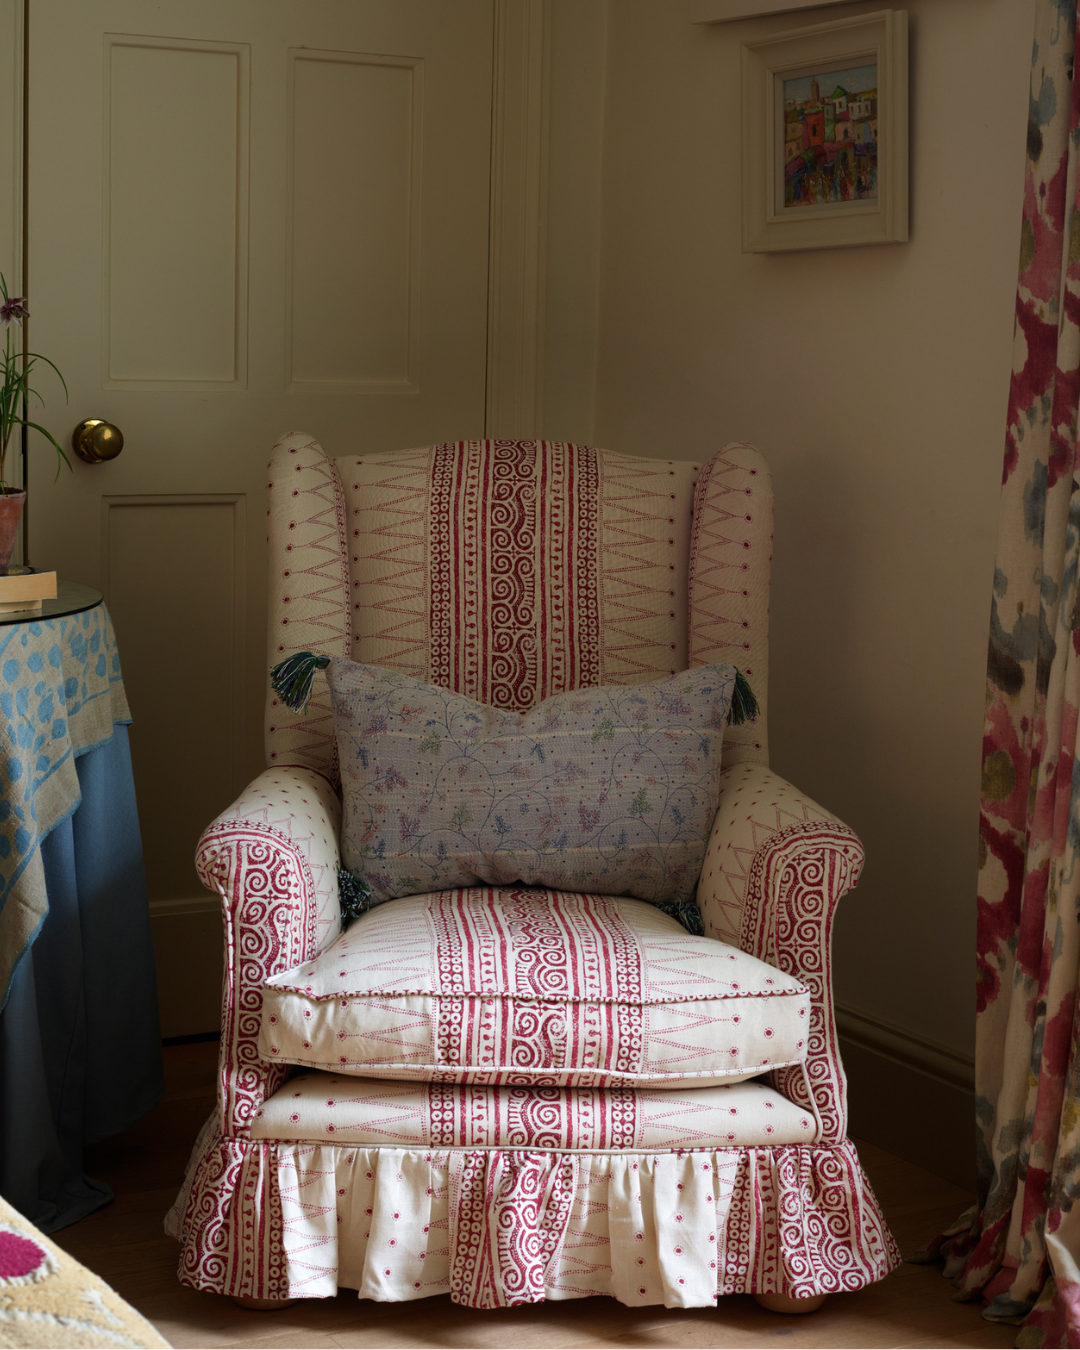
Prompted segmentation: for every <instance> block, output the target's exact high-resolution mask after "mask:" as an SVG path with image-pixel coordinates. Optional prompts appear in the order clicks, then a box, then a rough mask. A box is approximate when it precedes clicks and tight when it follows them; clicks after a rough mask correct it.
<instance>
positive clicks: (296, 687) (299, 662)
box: [270, 652, 330, 712]
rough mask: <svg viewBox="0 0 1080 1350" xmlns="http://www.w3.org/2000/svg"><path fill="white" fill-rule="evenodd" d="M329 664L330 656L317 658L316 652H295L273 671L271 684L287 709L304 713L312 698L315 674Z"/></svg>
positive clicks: (280, 662)
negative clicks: (312, 683) (312, 684)
mask: <svg viewBox="0 0 1080 1350" xmlns="http://www.w3.org/2000/svg"><path fill="white" fill-rule="evenodd" d="M329 664H330V658H329V657H328V656H316V655H315V653H314V652H294V653H293V655H292V656H287V657H286V658H285V660H284V661H279V662H278V663H277V665H276V666H275V667H274V668H273V670H271V672H270V683H271V684H272V685H273V687H274V692H275V693H276V694H277V695H278V696H279V697H280V698H281V701H282V703H284V704H285V706H286V708H291V709H292V710H293V712H303V711H304V709H305V708H306V707H307V701H308V699H309V698H310V696H311V682H312V680H314V678H315V672H316V671H317V670H325V669H326V667H327V666H328V665H329Z"/></svg>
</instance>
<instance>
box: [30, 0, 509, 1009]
mask: <svg viewBox="0 0 1080 1350" xmlns="http://www.w3.org/2000/svg"><path fill="white" fill-rule="evenodd" d="M493 3H494V0H454V3H453V4H452V5H451V4H447V3H445V0H407V3H405V2H403V0H318V3H305V4H296V3H295V0H161V2H160V3H154V4H149V3H147V0H95V3H94V4H93V5H89V4H85V5H84V4H77V5H76V4H72V3H71V0H31V3H30V65H29V128H30V130H29V152H28V163H29V178H28V193H29V197H28V219H29V240H30V248H29V264H28V276H27V292H28V294H29V296H30V309H31V314H32V318H31V321H30V322H31V327H30V340H31V346H32V347H33V348H34V349H35V350H37V351H41V352H44V353H46V354H47V355H48V356H49V357H50V358H51V359H52V360H54V361H55V362H56V364H57V365H58V366H59V367H60V369H61V370H62V371H63V373H64V375H65V377H66V379H67V382H68V387H69V389H70V392H71V399H70V403H69V405H68V406H66V407H65V406H64V404H63V397H62V393H61V391H60V390H59V386H58V385H56V384H55V383H53V382H50V381H49V379H47V378H45V377H42V379H41V381H40V385H41V388H42V392H43V393H44V394H45V395H46V398H47V405H46V409H45V412H44V416H43V420H44V421H45V422H46V424H47V425H48V426H49V428H50V430H51V431H52V432H53V434H54V435H55V436H56V437H57V439H58V440H60V441H61V442H62V443H67V441H68V439H69V437H70V434H71V430H72V427H73V426H74V425H75V423H76V422H78V421H79V420H80V419H82V418H84V417H103V418H105V419H107V420H108V421H110V422H114V423H116V425H118V426H119V427H120V428H121V430H122V431H123V433H124V437H125V448H124V451H123V453H122V454H121V456H120V457H119V458H118V459H116V460H113V461H111V462H108V463H105V464H101V465H96V466H89V465H85V464H83V463H81V462H79V461H77V460H76V461H75V469H74V473H72V474H68V473H67V472H66V471H65V472H64V473H63V474H62V475H61V477H60V479H59V481H57V482H56V483H55V484H54V483H53V482H52V481H51V480H52V474H53V465H52V463H51V461H50V459H49V456H48V454H46V453H45V447H44V444H43V443H42V442H40V440H38V443H36V444H33V445H32V447H31V464H30V493H31V496H30V509H29V520H30V555H31V557H30V560H31V561H32V562H33V563H34V564H35V565H37V566H39V567H46V566H47V567H50V568H51V567H56V568H57V569H58V570H59V572H60V574H61V575H62V576H64V577H70V578H72V579H77V580H81V581H86V582H89V583H90V584H93V585H98V586H100V587H101V588H102V589H103V590H104V591H105V593H106V600H107V602H108V603H109V604H110V607H111V610H112V612H113V615H114V620H115V623H116V627H117V636H118V641H119V646H120V654H121V661H122V663H123V666H124V672H125V681H126V684H127V688H128V693H129V698H130V701H131V705H132V710H133V714H134V717H135V723H134V726H133V728H132V754H133V759H134V762H135V772H136V787H137V790H138V794H139V804H140V813H141V816H142V821H143V831H144V839H145V846H146V855H147V872H148V877H149V879H150V886H151V905H152V910H153V913H154V917H155V928H156V931H157V938H158V944H159V952H161V953H168V954H171V955H170V959H172V960H174V964H175V965H176V966H177V968H181V967H182V966H183V964H184V963H187V964H188V965H189V967H190V966H192V965H195V966H198V968H199V970H200V971H205V969H207V968H208V963H213V962H214V961H216V960H217V954H216V951H209V950H204V949H203V947H200V946H198V944H199V943H203V944H204V946H205V937H202V938H198V939H195V938H192V937H191V934H197V933H205V932H206V931H209V930H208V929H207V925H206V924H205V923H201V922H200V921H199V919H198V916H199V915H200V914H202V913H204V912H205V906H206V904H207V903H209V904H211V905H212V904H213V903H214V902H213V901H212V900H210V899H209V898H208V897H204V894H203V892H202V889H201V886H200V884H199V882H198V879H197V877H196V876H195V872H194V867H193V865H192V863H191V857H192V853H193V851H194V846H195V843H196V839H197V836H198V833H199V830H200V828H201V827H202V826H203V825H204V824H206V823H207V822H208V821H209V820H210V819H211V818H212V817H213V816H214V814H216V813H217V812H218V811H220V810H222V809H223V808H224V807H225V806H226V805H227V804H228V802H229V801H230V800H231V799H232V798H233V797H234V796H235V795H236V793H237V792H238V791H239V790H240V788H241V787H242V786H243V784H244V783H245V782H246V781H247V780H248V779H249V778H250V777H252V776H253V775H254V774H255V773H256V772H257V771H258V770H259V769H260V768H261V767H262V763H263V758H262V742H261V709H262V704H263V699H264V695H265V689H266V671H265V603H266V602H265V594H266V592H265V570H266V559H265V535H264V531H263V529H262V527H261V522H262V520H263V519H264V511H265V503H264V490H265V482H264V478H265V465H266V461H267V458H268V455H269V451H270V448H271V446H272V445H273V443H274V441H275V440H276V439H277V438H278V437H279V436H280V435H281V434H282V433H284V432H286V431H292V430H306V431H310V432H311V433H312V434H314V435H315V436H317V437H318V438H319V439H320V440H321V441H322V443H323V445H324V446H325V447H326V449H327V450H328V452H329V453H330V454H332V455H348V454H364V453H369V452H372V451H376V450H385V449H391V448H398V447H404V446H409V445H419V444H424V443H426V442H430V441H436V440H444V439H452V438H456V437H461V436H481V435H483V429H484V404H485V367H486V343H487V331H486V330H487V308H488V306H487V284H488V221H489V178H490V163H491V154H490V145H491V70H492V40H493ZM245 522H246V527H245ZM170 925H171V927H170ZM185 935H186V936H185ZM193 942H194V943H196V948H197V949H196V948H193V947H192V943H193ZM166 974H167V978H165V979H163V982H162V983H163V987H164V988H174V987H177V986H178V983H179V984H182V983H183V981H182V980H181V981H179V982H178V981H177V979H176V977H175V975H176V972H175V971H174V970H172V969H170V971H169V972H167V973H166ZM204 983H205V981H204ZM212 983H213V982H212V981H210V984H212ZM196 1002H199V1006H200V1008H201V1011H198V1012H196V1011H193V1009H192V1008H191V1007H186V1008H181V1007H180V1005H179V1004H175V1003H174V1005H173V1006H172V1008H171V1010H170V1007H165V1008H164V1009H163V1012H164V1014H165V1029H166V1034H184V1033H188V1032H197V1031H202V1030H209V1029H212V1028H213V1027H214V1026H216V1023H217V1010H216V1007H213V1006H211V1005H208V1004H207V1003H206V1000H205V998H204V997H202V998H201V1001H200V1000H196Z"/></svg>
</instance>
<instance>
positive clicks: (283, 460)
mask: <svg viewBox="0 0 1080 1350" xmlns="http://www.w3.org/2000/svg"><path fill="white" fill-rule="evenodd" d="M266 491H267V512H266V515H267V544H268V555H269V557H270V560H271V561H270V573H269V624H268V630H267V647H268V651H267V655H268V657H269V660H268V663H267V664H268V666H273V665H275V664H276V663H277V662H278V661H281V660H283V659H284V658H285V657H286V656H290V655H291V654H292V653H293V652H302V651H310V652H319V653H321V654H322V655H325V656H348V655H349V648H350V641H349V593H348V573H347V570H346V556H347V555H346V540H345V501H344V496H343V494H342V490H341V482H340V480H339V478H338V475H337V470H336V469H335V468H334V465H333V462H332V461H331V460H329V459H327V457H326V455H325V454H324V453H323V449H322V446H321V445H320V444H319V443H318V441H316V440H315V439H314V438H313V437H311V436H308V435H306V434H304V433H302V432H293V433H290V434H289V435H288V436H283V437H282V438H281V440H280V441H278V443H277V445H275V446H274V451H273V454H272V455H271V458H270V465H269V469H268V482H267V488H266ZM280 560H284V561H283V562H282V561H280ZM265 742H266V758H267V763H269V764H275V765H285V764H295V765H303V766H305V767H307V768H312V769H317V770H318V771H319V772H320V773H322V774H325V775H326V776H327V777H328V778H330V779H331V781H335V780H336V777H337V747H336V743H335V740H334V723H333V714H332V713H331V711H330V693H329V690H328V689H327V686H326V682H325V681H324V680H321V679H320V680H317V681H316V683H315V687H314V688H313V690H312V693H311V698H310V700H309V701H308V707H307V712H306V713H294V712H292V711H290V709H288V708H286V707H285V706H284V705H283V704H282V703H281V702H279V700H278V699H277V697H276V696H275V695H274V694H273V693H272V692H271V693H269V694H268V698H267V704H266V730H265Z"/></svg>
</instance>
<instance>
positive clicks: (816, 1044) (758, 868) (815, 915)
mask: <svg viewBox="0 0 1080 1350" xmlns="http://www.w3.org/2000/svg"><path fill="white" fill-rule="evenodd" d="M863 857H864V854H863V848H862V844H861V843H860V842H859V839H858V837H857V836H856V834H855V833H854V831H852V830H850V829H849V828H848V827H847V826H846V825H842V824H840V823H839V822H837V823H835V824H830V823H826V822H824V821H814V822H808V823H805V824H798V825H792V826H789V827H788V828H787V829H786V830H781V831H779V832H778V833H777V834H774V835H773V836H772V837H771V838H770V839H769V840H768V841H767V842H766V844H765V845H763V847H762V848H760V849H759V850H758V852H757V853H756V854H755V856H754V860H753V862H752V863H751V866H750V873H749V878H748V881H747V887H746V903H745V907H744V909H743V920H742V934H741V937H740V941H739V945H740V947H741V948H742V949H743V951H748V952H752V953H753V954H754V955H755V956H758V957H760V958H761V959H762V960H763V961H768V962H769V964H770V965H773V966H776V967H777V969H779V970H782V971H783V972H784V973H785V974H787V975H793V976H795V977H796V978H797V979H799V980H801V981H802V982H803V983H804V984H805V985H806V986H807V987H808V988H809V990H810V995H811V998H810V1035H809V1043H808V1050H807V1056H806V1062H805V1065H802V1064H800V1065H793V1066H790V1067H786V1068H782V1069H777V1070H775V1071H774V1072H773V1073H771V1074H770V1075H769V1080H770V1082H772V1084H773V1086H774V1087H775V1088H776V1090H777V1091H778V1092H780V1093H782V1094H783V1095H784V1096H785V1097H786V1098H787V1099H788V1100H789V1101H792V1102H795V1103H796V1104H797V1105H799V1106H802V1107H804V1108H805V1109H808V1110H814V1111H816V1114H817V1116H818V1118H819V1120H820V1122H821V1134H820V1136H819V1137H820V1139H821V1141H822V1142H828V1143H836V1142H839V1141H840V1140H842V1139H843V1138H844V1136H845V1134H846V1132H847V1078H846V1076H845V1074H844V1066H843V1064H842V1062H841V1060H840V1048H839V1045H838V1043H837V1037H836V1020H835V1015H834V1012H833V1006H832V992H831V991H832V971H831V956H830V952H831V938H832V924H833V917H834V914H835V911H836V905H837V902H838V901H839V900H840V898H841V896H843V895H844V894H846V893H847V891H849V890H851V888H852V887H853V886H855V884H856V883H857V882H858V879H859V874H860V872H861V871H862V864H863ZM807 1083H809V1086H810V1090H811V1091H812V1092H813V1101H811V1100H810V1098H809V1094H808V1091H807Z"/></svg>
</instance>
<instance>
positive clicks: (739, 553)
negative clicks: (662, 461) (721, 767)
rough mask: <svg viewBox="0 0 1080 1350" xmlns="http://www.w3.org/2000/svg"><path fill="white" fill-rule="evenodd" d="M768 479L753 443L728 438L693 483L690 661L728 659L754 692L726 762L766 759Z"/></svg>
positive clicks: (732, 734) (730, 737)
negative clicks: (753, 705) (750, 711)
mask: <svg viewBox="0 0 1080 1350" xmlns="http://www.w3.org/2000/svg"><path fill="white" fill-rule="evenodd" d="M771 563H772V479H771V477H770V474H769V466H768V465H767V464H766V462H765V460H764V458H763V456H762V455H761V454H760V453H759V451H757V450H755V449H754V447H753V446H752V445H747V444H745V443H742V442H739V443H732V444H731V445H726V446H725V447H724V448H723V450H721V451H720V453H719V454H717V455H714V456H713V458H712V459H711V460H710V461H709V462H708V464H706V466H705V468H704V469H703V470H702V473H701V477H700V478H699V480H698V485H697V495H696V498H695V502H694V526H693V536H692V540H691V545H690V568H689V596H690V640H689V664H690V665H691V666H700V665H708V664H709V663H710V662H715V661H730V662H731V664H732V665H733V666H738V668H739V669H740V670H741V671H742V672H743V674H744V675H745V676H746V677H747V679H748V680H749V681H750V684H751V685H752V686H753V690H754V693H755V694H756V696H757V701H758V708H759V710H760V711H759V712H758V715H757V717H755V718H754V719H753V721H751V722H746V723H744V724H743V725H742V726H739V727H730V728H729V729H728V731H727V733H726V734H725V736H724V763H725V764H728V765H730V764H742V763H745V762H752V763H758V764H768V762H769V740H768V732H767V709H768V698H769V665H768V663H769V570H770V564H771Z"/></svg>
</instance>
